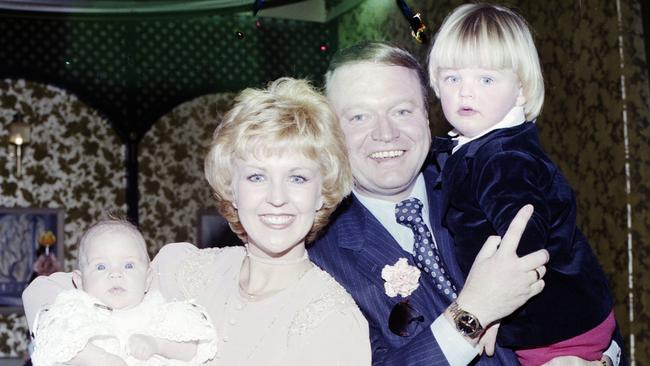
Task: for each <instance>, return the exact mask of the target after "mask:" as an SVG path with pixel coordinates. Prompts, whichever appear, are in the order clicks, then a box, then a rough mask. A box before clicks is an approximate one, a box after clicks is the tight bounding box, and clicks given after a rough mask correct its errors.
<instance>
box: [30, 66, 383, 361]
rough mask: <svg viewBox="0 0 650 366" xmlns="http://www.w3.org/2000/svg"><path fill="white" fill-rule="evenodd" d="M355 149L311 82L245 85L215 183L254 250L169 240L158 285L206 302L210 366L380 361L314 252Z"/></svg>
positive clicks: (226, 131)
mask: <svg viewBox="0 0 650 366" xmlns="http://www.w3.org/2000/svg"><path fill="white" fill-rule="evenodd" d="M345 152H346V150H345V145H344V141H343V138H342V134H341V132H340V131H339V128H338V124H337V120H336V117H335V115H334V114H333V113H332V112H331V110H330V109H329V107H328V105H327V102H326V101H325V99H324V97H323V96H321V95H320V94H319V93H318V92H316V91H315V90H314V89H313V88H312V87H311V86H310V85H309V83H307V82H306V81H303V80H295V79H290V78H282V79H279V80H276V81H275V82H273V83H271V84H270V85H269V87H268V88H267V89H265V90H254V89H247V90H244V91H243V92H242V93H241V94H240V95H239V96H238V97H237V99H236V101H235V105H234V107H233V108H232V110H231V111H230V112H229V113H228V114H227V115H226V116H225V118H224V121H223V122H222V123H221V124H220V125H219V127H218V128H217V130H216V131H215V133H214V137H213V140H212V143H211V148H210V151H209V152H208V155H207V157H206V160H205V174H206V178H207V179H208V182H209V183H210V186H211V187H212V188H213V190H214V193H215V197H216V199H217V207H218V209H219V211H220V213H221V214H222V215H223V216H224V217H225V218H226V219H227V220H228V221H229V223H230V226H231V228H232V229H233V231H234V232H235V233H236V234H237V235H238V236H239V237H240V238H241V239H242V240H243V241H244V242H245V243H247V244H246V247H245V248H242V247H230V248H223V249H203V250H199V249H197V248H196V247H194V246H192V245H190V244H169V245H167V246H165V247H163V248H162V249H161V251H160V253H159V254H158V255H157V256H156V258H155V259H154V262H153V267H154V273H155V274H156V276H155V279H154V281H153V284H152V286H154V287H156V288H158V289H159V290H160V291H161V292H162V293H163V295H165V297H166V298H167V299H184V298H189V299H195V300H196V302H197V303H198V304H200V305H203V306H204V307H206V308H207V310H208V313H209V314H210V316H211V318H212V321H213V322H214V324H215V326H216V328H217V333H218V336H219V344H218V354H217V356H216V357H215V359H214V360H213V361H212V362H211V363H209V364H210V365H369V364H370V354H371V351H370V344H369V338H368V325H367V322H366V320H365V318H364V317H363V315H362V314H361V312H360V311H359V309H358V308H357V306H356V305H355V303H354V301H353V300H352V298H351V297H350V296H349V295H348V294H347V292H345V290H344V289H343V288H342V287H341V286H340V285H339V284H338V283H336V281H335V280H334V279H333V278H332V277H330V276H329V275H328V274H327V273H325V272H324V271H322V270H321V269H319V268H318V267H316V266H315V265H314V264H313V263H312V262H311V261H310V260H309V258H308V256H307V251H306V249H305V241H307V240H311V239H313V238H314V237H315V235H316V233H317V232H318V230H319V229H321V228H322V227H323V226H324V225H325V224H326V222H327V218H328V216H329V215H330V213H331V212H332V211H333V210H334V209H335V207H336V206H337V205H338V203H339V202H340V201H341V200H342V199H343V197H345V196H346V195H347V194H348V193H349V191H350V189H351V186H352V175H351V172H350V168H349V166H348V163H347V159H346V155H345ZM42 286H45V287H49V289H47V290H46V291H48V292H49V293H52V292H53V290H52V284H51V283H50V284H49V285H48V284H44V283H43V281H41V282H40V285H33V286H30V288H28V290H26V294H25V295H24V299H25V304H26V310H28V311H27V315H28V317H29V316H30V313H31V311H29V310H33V309H34V305H35V304H36V303H37V302H38V303H39V304H43V303H45V301H38V300H39V299H38V297H41V296H42V295H40V294H38V295H37V293H39V292H40V291H39V287H41V289H42ZM41 293H42V292H41ZM32 327H33V326H32Z"/></svg>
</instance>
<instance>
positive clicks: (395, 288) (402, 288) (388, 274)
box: [381, 258, 420, 297]
mask: <svg viewBox="0 0 650 366" xmlns="http://www.w3.org/2000/svg"><path fill="white" fill-rule="evenodd" d="M381 278H383V279H384V281H386V282H385V283H384V289H385V290H386V295H388V296H390V297H395V296H397V295H400V296H402V297H407V296H409V295H410V294H411V293H412V292H413V291H415V290H416V289H417V288H418V286H420V282H419V281H420V270H419V269H417V268H416V267H413V266H411V265H409V264H408V261H407V260H406V258H400V259H399V260H398V261H397V262H396V263H395V264H394V265H392V266H389V265H386V266H384V268H383V269H382V270H381Z"/></svg>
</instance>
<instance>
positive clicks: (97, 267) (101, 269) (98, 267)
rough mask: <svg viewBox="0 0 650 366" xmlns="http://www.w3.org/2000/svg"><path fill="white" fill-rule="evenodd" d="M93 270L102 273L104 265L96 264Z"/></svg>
mask: <svg viewBox="0 0 650 366" xmlns="http://www.w3.org/2000/svg"><path fill="white" fill-rule="evenodd" d="M95 269H96V270H98V271H103V270H105V269H106V265H105V264H103V263H100V264H97V265H96V266H95Z"/></svg>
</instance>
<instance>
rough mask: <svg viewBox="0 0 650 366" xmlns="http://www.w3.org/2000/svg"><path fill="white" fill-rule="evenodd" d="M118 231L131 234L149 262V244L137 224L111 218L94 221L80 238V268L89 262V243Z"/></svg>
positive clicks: (78, 263)
mask: <svg viewBox="0 0 650 366" xmlns="http://www.w3.org/2000/svg"><path fill="white" fill-rule="evenodd" d="M117 231H119V232H124V233H127V234H129V236H131V237H132V238H133V242H134V243H135V244H136V245H138V246H139V247H140V249H141V250H142V255H143V258H144V259H145V261H146V262H149V253H147V244H146V243H145V241H144V237H143V236H142V233H141V232H140V230H138V228H137V227H135V225H133V224H131V223H130V222H128V221H126V220H123V219H118V218H110V219H106V220H101V221H98V222H96V223H94V224H93V225H91V226H90V227H89V228H88V229H87V230H86V231H85V232H84V233H83V235H81V239H79V252H78V256H77V266H78V268H79V269H80V270H82V269H83V268H84V267H85V266H86V264H88V258H87V257H86V251H87V247H88V244H90V243H91V242H92V241H93V240H94V239H95V238H97V237H98V236H100V235H102V234H105V233H109V232H117Z"/></svg>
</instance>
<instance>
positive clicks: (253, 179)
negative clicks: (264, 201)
mask: <svg viewBox="0 0 650 366" xmlns="http://www.w3.org/2000/svg"><path fill="white" fill-rule="evenodd" d="M246 179H248V180H249V181H250V182H253V183H259V182H262V181H263V180H264V176H262V175H261V174H251V175H249V176H248V177H247V178H246Z"/></svg>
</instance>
